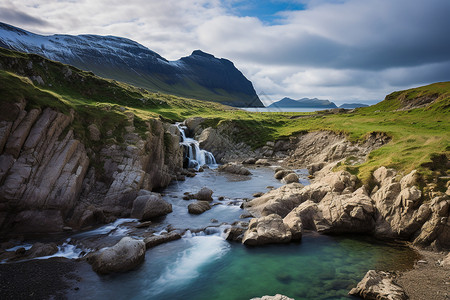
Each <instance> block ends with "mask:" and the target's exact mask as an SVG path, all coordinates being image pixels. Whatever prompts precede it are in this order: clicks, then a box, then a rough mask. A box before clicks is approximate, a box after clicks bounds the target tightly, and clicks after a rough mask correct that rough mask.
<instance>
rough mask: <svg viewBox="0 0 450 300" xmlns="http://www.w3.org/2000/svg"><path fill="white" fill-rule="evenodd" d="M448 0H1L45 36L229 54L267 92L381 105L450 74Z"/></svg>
mask: <svg viewBox="0 0 450 300" xmlns="http://www.w3.org/2000/svg"><path fill="white" fill-rule="evenodd" d="M449 15H450V0H272V1H262V0H261V1H257V0H251V1H240V0H128V1H123V0H95V1H92V0H13V1H12V0H0V21H2V22H5V23H8V24H11V25H14V26H17V27H20V28H23V29H25V30H28V31H31V32H34V33H38V34H45V35H50V34H100V35H115V36H121V37H126V38H129V39H132V40H135V41H137V42H139V43H140V44H142V45H144V46H146V47H148V48H149V49H151V50H153V51H155V52H157V53H159V54H160V55H161V56H163V57H165V58H167V59H169V60H177V59H179V58H181V57H184V56H188V55H190V54H191V52H192V51H193V50H196V49H201V50H203V51H205V52H208V53H211V54H213V55H215V56H216V57H221V58H227V59H229V60H231V61H232V62H234V64H235V66H236V67H237V68H238V69H239V70H241V71H242V72H243V73H244V75H245V76H246V77H247V78H248V79H249V80H250V81H252V83H253V85H254V87H255V90H256V92H257V94H258V95H259V96H260V98H261V100H262V101H263V102H264V103H266V104H269V103H270V102H272V101H276V100H279V99H281V98H283V97H290V98H294V99H300V98H303V97H309V98H314V97H316V98H319V99H329V100H331V101H334V102H335V103H336V104H342V103H349V102H362V103H370V104H371V103H374V102H377V101H381V100H383V99H384V97H385V95H386V94H388V93H390V92H393V91H395V90H402V89H406V88H411V87H416V86H421V85H425V84H429V83H433V82H437V81H450V17H449Z"/></svg>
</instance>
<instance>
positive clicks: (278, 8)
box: [225, 0, 305, 24]
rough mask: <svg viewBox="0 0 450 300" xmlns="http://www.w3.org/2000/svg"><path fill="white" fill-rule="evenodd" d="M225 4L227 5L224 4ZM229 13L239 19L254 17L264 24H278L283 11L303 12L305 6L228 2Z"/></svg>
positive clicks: (269, 2) (296, 2) (286, 2)
mask: <svg viewBox="0 0 450 300" xmlns="http://www.w3.org/2000/svg"><path fill="white" fill-rule="evenodd" d="M225 4H227V3H226V2H225ZM228 5H229V6H230V13H232V14H234V15H237V16H240V17H256V18H258V19H259V20H261V21H262V22H264V23H265V24H278V23H280V22H282V20H283V16H282V15H281V14H280V13H281V12H285V11H296V10H304V9H305V4H304V3H301V2H300V1H283V0H278V1H277V0H273V1H258V0H251V1H230V2H228Z"/></svg>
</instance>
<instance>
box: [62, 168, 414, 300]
mask: <svg viewBox="0 0 450 300" xmlns="http://www.w3.org/2000/svg"><path fill="white" fill-rule="evenodd" d="M251 172H252V173H253V175H251V176H248V177H247V176H235V175H229V174H223V173H220V172H217V171H215V170H209V169H207V170H205V172H201V173H197V176H195V177H194V178H187V179H186V181H184V182H175V183H173V184H171V185H170V186H169V187H168V188H166V189H165V190H164V191H163V193H164V198H165V200H167V201H169V202H170V203H171V204H172V206H173V213H171V214H169V215H167V216H166V217H165V218H164V219H163V220H160V222H158V223H155V224H152V226H151V227H150V228H149V229H147V230H154V231H159V230H164V228H167V226H168V225H169V224H170V225H171V226H172V227H174V228H177V229H187V228H189V229H192V232H197V233H191V232H189V231H188V232H187V233H186V234H185V235H184V236H183V238H182V239H181V240H178V241H174V242H170V243H166V244H163V245H160V246H157V247H154V248H151V249H149V250H148V251H147V253H146V260H145V262H144V264H143V265H142V266H141V267H139V268H138V269H137V270H134V271H131V272H128V273H125V274H114V275H108V276H99V275H97V274H96V273H94V272H93V271H91V270H90V269H86V270H85V272H84V273H83V274H82V280H81V281H80V282H79V283H77V287H78V288H79V289H78V290H76V291H75V290H70V293H69V294H68V296H69V298H70V299H187V300H188V299H192V300H200V299H227V300H231V299H236V300H238V299H250V298H252V297H256V296H263V295H267V294H268V295H274V294H276V293H281V294H284V295H287V296H290V297H292V298H295V299H351V297H349V296H347V293H348V291H349V290H350V288H351V287H354V286H355V285H356V283H357V282H358V281H359V280H360V279H361V278H362V277H363V276H364V274H365V273H366V272H367V270H369V269H381V270H403V269H406V268H410V267H411V266H412V265H411V264H412V261H413V258H414V257H415V255H416V254H415V253H414V252H413V251H412V250H410V249H409V248H408V247H406V246H403V245H400V244H395V243H392V244H389V243H386V242H378V241H376V240H374V239H371V238H368V237H363V236H340V237H333V236H326V235H319V234H316V233H312V232H310V233H306V234H304V236H303V239H302V241H301V242H300V243H293V244H288V245H270V246H264V247H258V248H251V247H246V246H243V245H241V244H239V243H233V242H228V241H226V240H225V239H224V238H223V236H222V234H221V233H222V230H223V227H224V226H222V227H220V226H219V224H221V223H228V224H230V223H232V222H234V221H236V220H242V219H240V218H239V216H240V215H241V214H243V213H244V210H242V209H241V208H240V204H241V202H242V200H243V199H244V198H251V197H252V194H253V193H255V192H261V191H267V190H268V188H267V186H273V187H278V186H281V183H280V182H279V181H278V180H276V179H274V178H273V174H274V171H273V169H272V168H270V167H259V168H256V167H255V168H252V169H251ZM297 172H298V173H299V174H300V175H302V182H303V183H305V184H306V183H307V180H306V172H305V170H297ZM203 186H207V187H209V188H211V189H212V190H213V191H214V194H213V198H214V201H213V202H212V205H214V206H213V207H212V209H211V210H209V211H207V212H205V213H203V214H202V215H190V214H189V213H188V212H187V205H188V204H189V203H191V202H192V201H194V200H190V201H186V200H182V196H183V194H184V193H185V192H196V191H198V190H199V189H200V188H201V187H203ZM220 196H222V197H224V200H222V201H220V200H219V197H220ZM212 219H216V220H217V221H218V222H215V221H214V222H212V221H211V220H212ZM244 220H248V219H244ZM117 224H120V222H119V223H117ZM124 224H126V223H124ZM208 226H211V227H208ZM218 226H219V227H218ZM205 227H208V228H207V229H206V230H204V231H200V232H198V231H199V230H201V229H204V228H205ZM102 228H105V227H102ZM112 228H114V226H111V229H112ZM118 228H121V229H122V230H119V231H117V230H111V231H110V233H111V232H115V233H114V234H113V235H114V236H115V237H116V238H120V236H121V235H122V234H123V235H124V234H126V232H127V230H126V228H127V227H126V226H125V225H123V226H122V225H119V226H118ZM97 232H101V235H108V234H110V233H108V231H107V230H103V231H102V230H97ZM117 232H119V233H120V234H117ZM85 234H86V235H89V234H91V237H92V231H90V232H87V233H85ZM81 236H82V235H81ZM99 237H100V236H99ZM78 238H81V237H80V235H78Z"/></svg>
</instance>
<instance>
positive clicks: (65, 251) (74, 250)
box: [36, 239, 92, 259]
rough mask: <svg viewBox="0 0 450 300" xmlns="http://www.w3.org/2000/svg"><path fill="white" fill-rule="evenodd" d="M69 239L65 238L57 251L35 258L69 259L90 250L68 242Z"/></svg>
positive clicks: (80, 255)
mask: <svg viewBox="0 0 450 300" xmlns="http://www.w3.org/2000/svg"><path fill="white" fill-rule="evenodd" d="M69 242H70V239H67V240H66V241H65V242H64V243H63V244H62V245H60V246H58V252H56V253H55V254H53V255H48V256H41V257H36V259H48V258H52V257H65V258H69V259H75V258H80V257H82V256H84V255H85V254H86V253H88V252H91V251H92V250H91V249H81V248H78V247H77V246H75V245H72V244H69Z"/></svg>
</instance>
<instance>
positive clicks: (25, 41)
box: [0, 22, 264, 107]
mask: <svg viewBox="0 0 450 300" xmlns="http://www.w3.org/2000/svg"><path fill="white" fill-rule="evenodd" d="M0 47H3V48H7V49H13V50H17V51H21V52H25V53H34V54H39V55H42V56H44V57H46V58H49V59H52V60H55V61H60V62H62V63H66V64H70V65H73V66H75V67H78V68H80V69H83V70H87V71H92V72H94V73H95V74H96V75H99V76H102V77H105V78H111V79H116V80H119V81H122V82H127V83H130V84H133V85H135V86H138V87H143V88H146V89H149V90H152V91H160V92H164V93H169V94H173V95H178V96H183V97H188V98H195V99H200V100H208V101H215V102H220V103H223V104H227V105H231V106H240V107H263V106H264V105H263V104H262V103H261V101H260V100H259V98H258V96H257V95H256V92H255V90H254V88H253V85H252V83H251V82H250V81H249V80H247V78H245V76H244V75H243V74H242V73H241V72H240V71H239V70H238V69H237V68H236V67H235V66H234V64H233V63H232V62H231V61H229V60H227V59H223V58H221V59H219V58H216V57H214V56H213V55H211V54H207V53H204V52H202V51H200V50H196V51H193V52H192V54H191V55H190V56H187V57H183V58H181V59H179V60H177V61H168V60H167V59H165V58H163V57H161V56H160V55H159V54H157V53H156V52H154V51H152V50H150V49H148V48H146V47H144V46H143V45H140V44H139V43H137V42H135V41H132V40H129V39H126V38H121V37H115V36H98V35H78V36H71V35H52V36H42V35H38V34H34V33H31V32H28V31H25V30H22V29H20V28H16V27H14V26H11V25H8V24H5V23H1V22H0Z"/></svg>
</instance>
